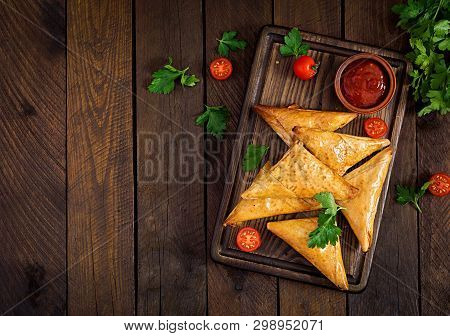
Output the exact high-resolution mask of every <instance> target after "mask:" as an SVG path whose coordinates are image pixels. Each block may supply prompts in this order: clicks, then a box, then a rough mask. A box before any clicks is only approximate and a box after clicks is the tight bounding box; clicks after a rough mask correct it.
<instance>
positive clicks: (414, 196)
mask: <svg viewBox="0 0 450 336" xmlns="http://www.w3.org/2000/svg"><path fill="white" fill-rule="evenodd" d="M430 184H431V182H426V183H424V184H423V185H422V186H421V187H420V188H418V189H417V190H416V188H414V187H405V186H401V185H397V186H396V189H397V198H396V200H397V202H398V203H400V204H402V205H405V204H408V203H412V205H414V207H415V208H416V209H417V210H418V211H419V212H420V213H421V212H422V210H421V209H420V206H419V199H420V198H422V196H423V195H425V192H426V191H427V189H428V187H429V185H430Z"/></svg>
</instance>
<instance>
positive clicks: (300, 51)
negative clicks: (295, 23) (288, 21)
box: [280, 27, 309, 57]
mask: <svg viewBox="0 0 450 336" xmlns="http://www.w3.org/2000/svg"><path fill="white" fill-rule="evenodd" d="M284 43H285V44H283V45H281V46H280V53H281V55H282V56H295V57H298V56H300V55H306V53H307V52H308V50H309V45H308V44H306V43H303V42H302V36H301V34H300V31H299V30H298V28H296V27H295V28H292V29H291V31H290V32H289V33H288V34H287V35H286V36H285V37H284Z"/></svg>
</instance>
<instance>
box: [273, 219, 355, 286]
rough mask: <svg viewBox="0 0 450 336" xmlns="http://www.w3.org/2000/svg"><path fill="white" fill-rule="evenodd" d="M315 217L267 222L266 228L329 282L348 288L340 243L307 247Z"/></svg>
mask: <svg viewBox="0 0 450 336" xmlns="http://www.w3.org/2000/svg"><path fill="white" fill-rule="evenodd" d="M317 225H318V224H317V217H315V218H302V219H291V220H286V221H280V222H269V223H267V228H268V229H269V231H271V232H273V233H274V234H276V235H277V236H278V237H280V238H281V239H283V240H284V241H285V242H286V243H288V244H289V245H290V246H291V247H292V248H293V249H294V250H296V251H297V252H298V253H300V254H301V255H302V256H303V257H305V258H306V259H307V260H308V261H309V262H310V263H311V264H313V265H314V266H315V267H316V268H317V269H318V270H319V271H320V272H322V273H323V275H325V276H326V277H327V278H328V279H329V280H330V281H331V282H333V283H334V284H335V285H336V286H337V287H339V288H341V289H348V282H347V275H346V273H345V268H344V262H343V261H342V253H341V243H340V242H339V240H338V241H337V243H336V245H334V246H333V245H331V244H328V245H327V246H326V247H325V248H323V249H321V248H318V247H314V248H309V247H308V239H309V233H310V232H312V231H314V230H315V229H316V228H317Z"/></svg>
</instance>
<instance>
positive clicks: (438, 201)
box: [417, 115, 450, 315]
mask: <svg viewBox="0 0 450 336" xmlns="http://www.w3.org/2000/svg"><path fill="white" fill-rule="evenodd" d="M449 130H450V121H449V117H448V116H438V115H429V116H426V117H423V118H420V119H419V120H418V122H417V145H418V151H417V152H418V167H419V172H418V182H419V184H420V183H424V182H425V181H427V180H428V179H429V178H430V176H431V175H433V174H435V173H439V172H444V173H447V174H449V173H450V172H449V167H450V159H449V158H450V153H449V148H448V139H449V138H450V132H449ZM421 208H422V211H423V212H422V214H420V216H419V239H420V241H419V246H420V251H419V253H420V279H419V281H420V288H421V300H420V304H421V313H422V314H423V315H449V314H450V283H449V281H448V279H449V275H450V274H449V273H450V272H449V270H450V254H449V253H450V252H449V249H448V246H449V244H450V235H449V224H450V196H445V197H441V198H440V197H435V196H432V195H431V194H427V195H426V196H425V197H424V198H423V200H422V202H421Z"/></svg>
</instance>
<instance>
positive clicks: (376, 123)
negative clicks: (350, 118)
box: [364, 117, 388, 139]
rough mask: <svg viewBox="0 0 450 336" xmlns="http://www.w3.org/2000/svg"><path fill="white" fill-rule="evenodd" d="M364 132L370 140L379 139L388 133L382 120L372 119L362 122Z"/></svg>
mask: <svg viewBox="0 0 450 336" xmlns="http://www.w3.org/2000/svg"><path fill="white" fill-rule="evenodd" d="M364 130H365V131H366V133H367V135H368V136H370V137H371V138H375V139H378V138H381V137H382V136H383V135H385V134H386V133H387V131H388V126H387V125H386V123H385V122H384V120H383V119H380V118H377V117H374V118H369V119H367V120H366V121H364Z"/></svg>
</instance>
